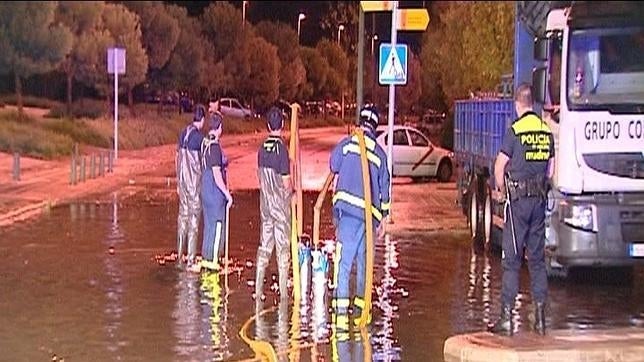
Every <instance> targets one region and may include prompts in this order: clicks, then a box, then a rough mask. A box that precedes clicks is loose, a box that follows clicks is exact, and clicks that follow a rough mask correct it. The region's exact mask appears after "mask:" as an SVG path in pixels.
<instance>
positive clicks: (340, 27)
mask: <svg viewBox="0 0 644 362" xmlns="http://www.w3.org/2000/svg"><path fill="white" fill-rule="evenodd" d="M342 30H344V25H343V24H340V26H338V45H340V32H342Z"/></svg>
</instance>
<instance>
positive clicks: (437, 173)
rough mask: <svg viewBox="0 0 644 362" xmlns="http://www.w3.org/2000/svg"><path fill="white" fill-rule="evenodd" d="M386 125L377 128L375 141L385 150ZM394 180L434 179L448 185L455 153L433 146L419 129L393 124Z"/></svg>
mask: <svg viewBox="0 0 644 362" xmlns="http://www.w3.org/2000/svg"><path fill="white" fill-rule="evenodd" d="M387 133H388V132H387V127H386V126H379V127H378V128H377V129H376V142H378V144H379V145H380V146H382V148H384V149H385V151H386V150H387V144H388V143H387V141H388V139H387V138H388V137H387V136H388V134H387ZM393 133H394V145H393V149H394V154H393V160H394V165H393V173H394V175H393V176H394V177H411V178H413V179H415V180H420V179H423V178H428V177H429V178H437V179H438V180H439V181H440V182H448V181H449V180H450V179H451V178H452V171H453V169H454V160H453V158H454V154H453V153H452V152H451V151H449V150H447V149H444V148H441V147H438V146H434V145H433V144H432V143H431V142H430V141H429V140H428V139H427V137H425V135H423V134H422V133H421V132H420V131H419V130H418V129H416V128H414V127H409V126H401V125H394V132H393Z"/></svg>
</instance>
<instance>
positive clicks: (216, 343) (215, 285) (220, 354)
mask: <svg viewBox="0 0 644 362" xmlns="http://www.w3.org/2000/svg"><path fill="white" fill-rule="evenodd" d="M220 279H221V278H220V275H219V273H209V272H207V273H203V274H201V291H202V296H203V297H202V299H201V304H202V312H203V314H204V315H205V318H204V319H206V320H208V321H209V323H207V329H208V331H207V333H209V334H210V341H211V342H212V351H213V354H214V356H213V359H214V360H215V361H223V360H225V359H227V358H230V357H231V353H230V349H229V344H230V340H229V337H228V331H227V326H228V299H227V293H226V290H225V289H223V288H222V287H221V284H220Z"/></svg>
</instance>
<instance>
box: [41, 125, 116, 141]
mask: <svg viewBox="0 0 644 362" xmlns="http://www.w3.org/2000/svg"><path fill="white" fill-rule="evenodd" d="M43 129H45V130H49V131H52V132H54V133H56V134H59V135H63V136H68V137H69V138H71V139H72V141H74V142H77V143H81V144H87V145H92V146H96V147H106V148H109V147H110V146H111V145H112V143H111V141H110V139H109V137H104V136H102V135H100V134H99V133H98V132H97V131H96V130H94V129H93V128H92V127H91V126H90V125H89V124H88V123H87V122H86V121H85V120H71V119H68V118H65V119H52V120H48V121H46V122H44V123H43Z"/></svg>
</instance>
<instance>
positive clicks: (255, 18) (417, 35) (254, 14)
mask: <svg viewBox="0 0 644 362" xmlns="http://www.w3.org/2000/svg"><path fill="white" fill-rule="evenodd" d="M171 2H172V3H176V4H178V5H182V6H184V7H186V8H187V9H188V11H189V13H190V14H191V15H199V14H200V13H201V12H202V10H203V9H204V8H205V7H207V6H208V5H209V4H210V2H209V1H171ZM231 3H233V4H234V5H235V6H237V7H238V8H240V9H241V6H242V2H241V1H231ZM330 3H332V2H331V1H250V2H249V4H248V5H247V7H246V17H247V19H248V20H249V21H250V22H252V23H253V24H256V23H258V22H259V21H261V20H273V21H276V20H277V21H282V22H285V23H289V24H291V26H293V28H297V17H298V14H299V13H300V11H301V12H304V13H305V14H306V19H305V20H304V21H302V25H301V41H302V44H303V45H307V46H314V45H315V44H316V43H317V42H318V41H319V40H320V39H321V38H322V37H324V36H327V34H325V33H324V31H323V30H322V29H321V28H320V25H319V21H320V19H321V18H322V16H323V15H324V13H325V12H326V10H327V9H328V7H329V4H330ZM423 3H426V7H428V8H429V1H426V2H424V1H400V2H399V4H400V5H399V6H400V8H421V7H422V6H423ZM430 18H431V14H430ZM374 21H375V31H376V34H378V36H379V37H380V39H381V40H386V41H388V40H389V38H390V33H391V13H386V12H380V13H366V14H365V29H366V31H367V33H369V34H370V33H371V30H372V24H373V23H374ZM429 26H432V23H431V19H430V23H429ZM422 34H423V33H422V32H404V33H400V32H399V33H398V40H399V41H400V42H405V43H407V44H409V45H410V47H412V48H413V49H415V50H416V51H418V50H419V47H420V43H421V40H422Z"/></svg>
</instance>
